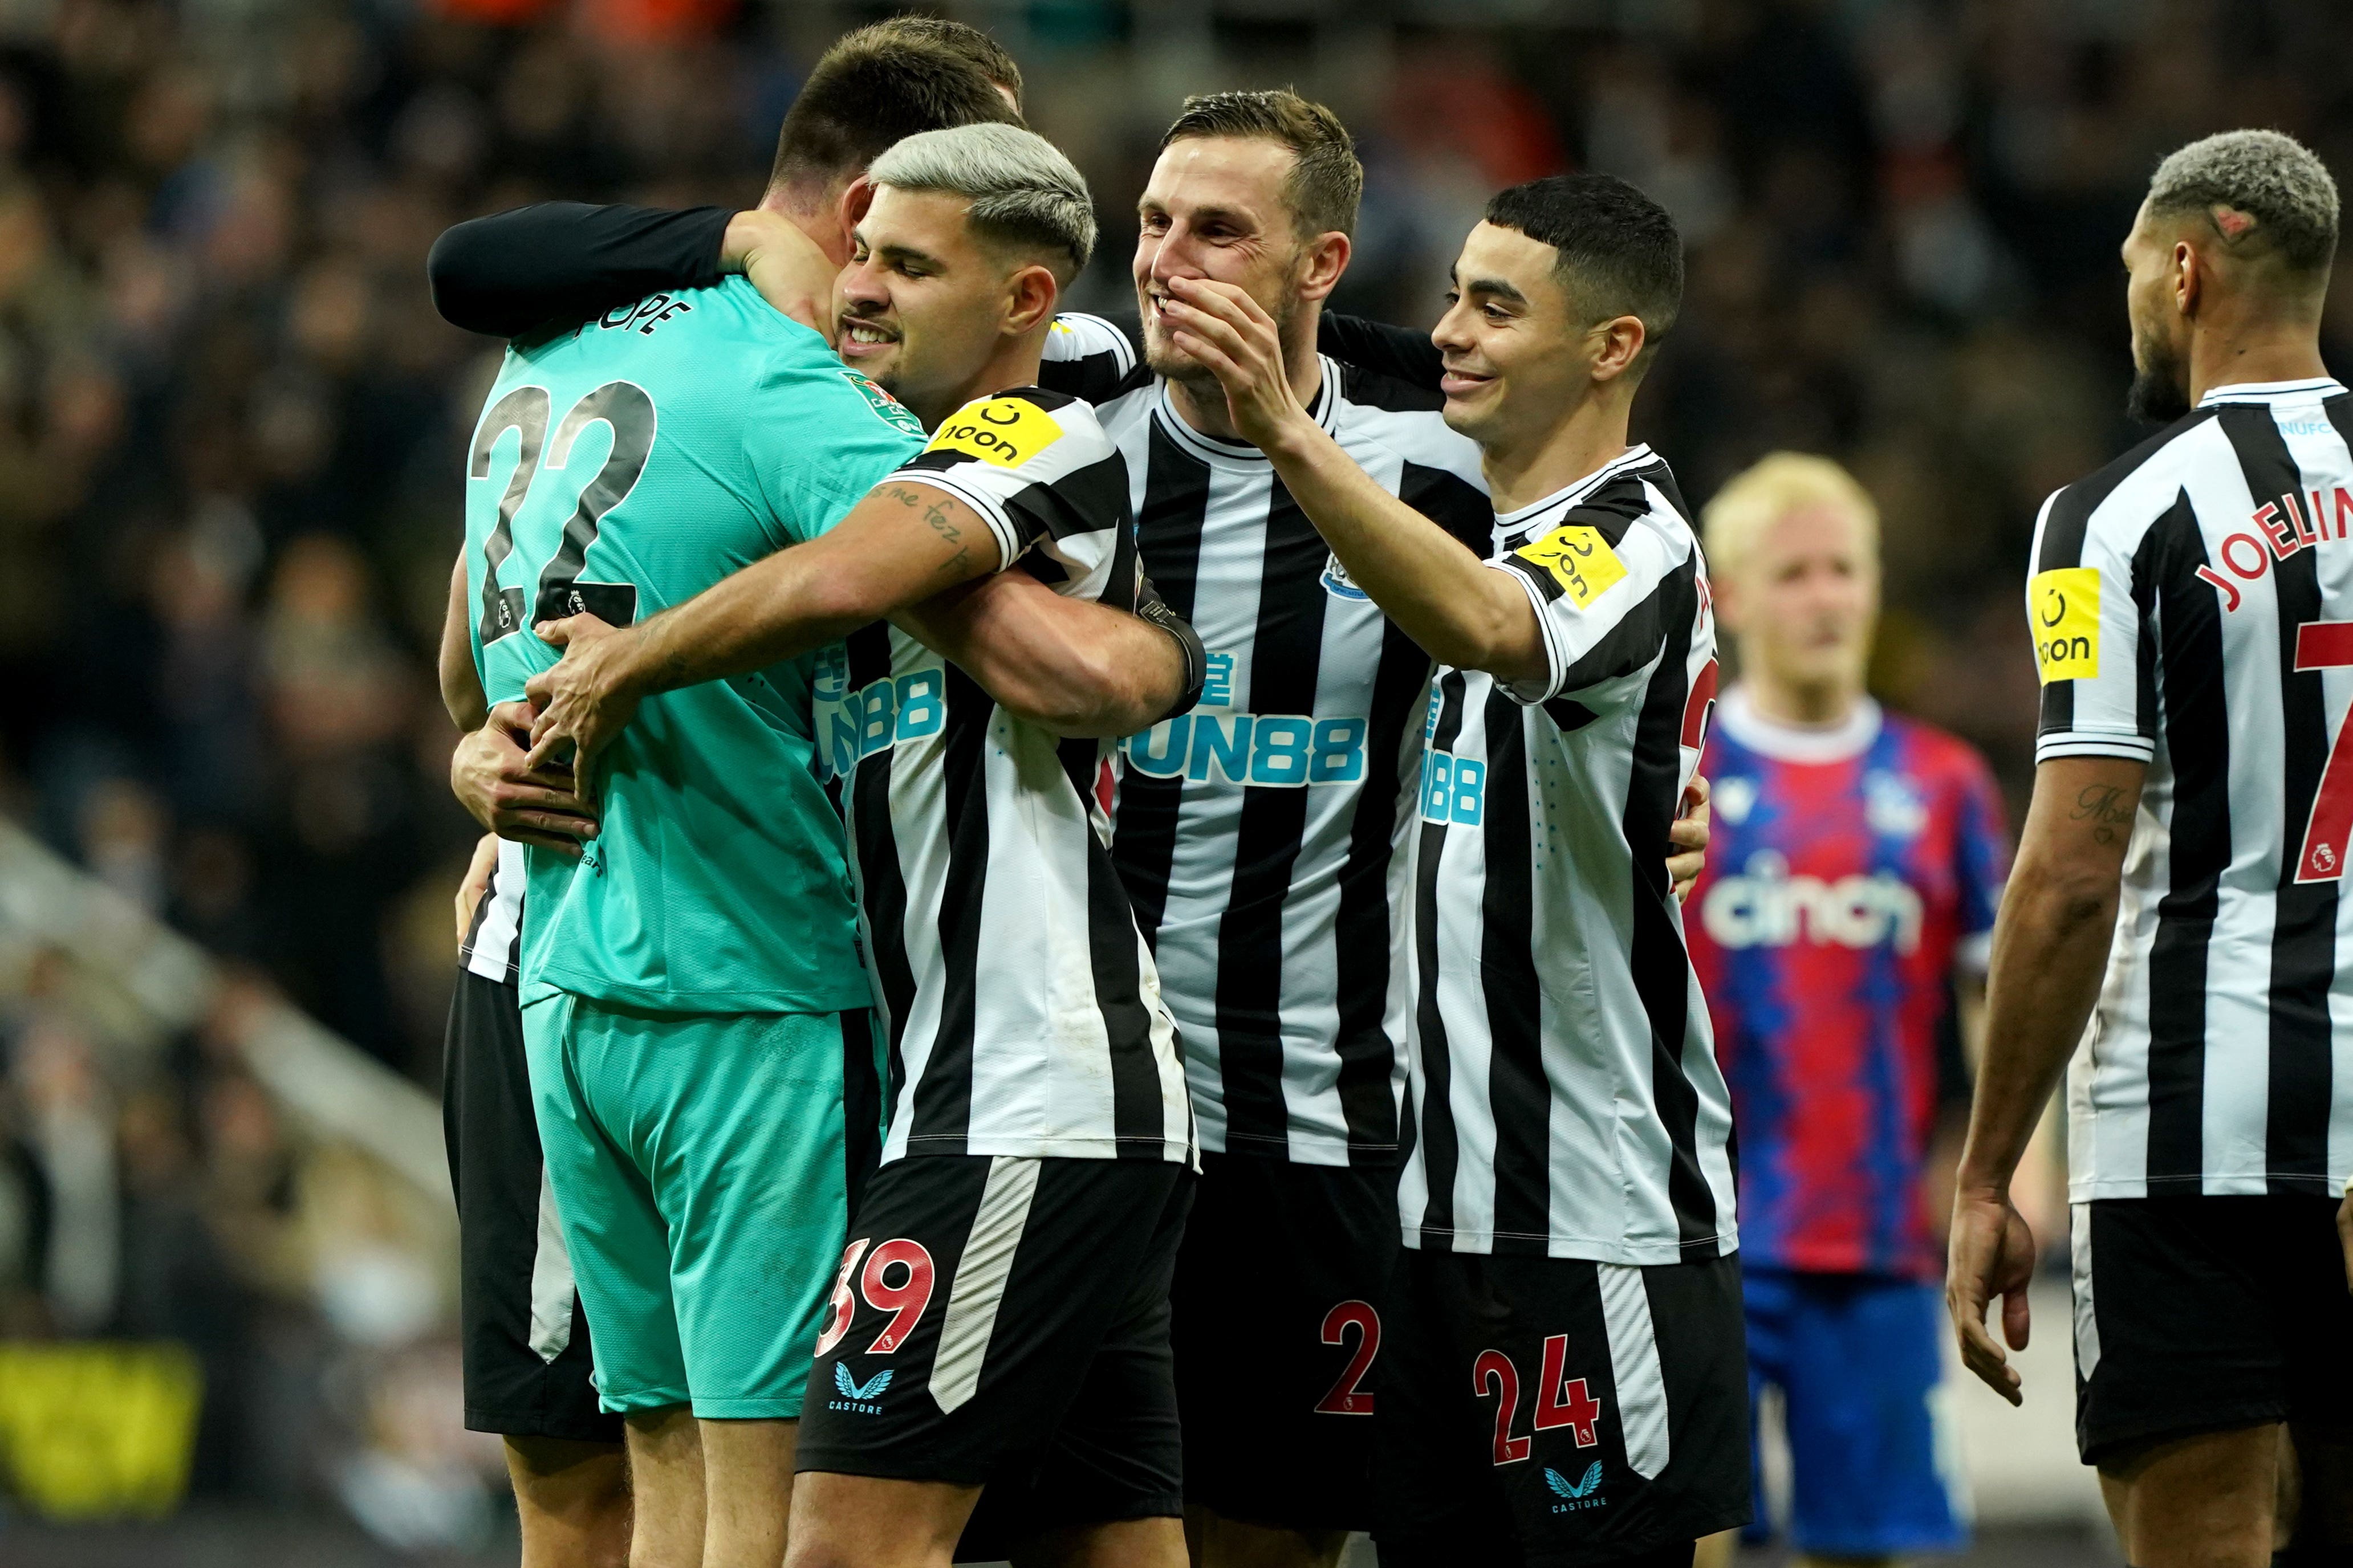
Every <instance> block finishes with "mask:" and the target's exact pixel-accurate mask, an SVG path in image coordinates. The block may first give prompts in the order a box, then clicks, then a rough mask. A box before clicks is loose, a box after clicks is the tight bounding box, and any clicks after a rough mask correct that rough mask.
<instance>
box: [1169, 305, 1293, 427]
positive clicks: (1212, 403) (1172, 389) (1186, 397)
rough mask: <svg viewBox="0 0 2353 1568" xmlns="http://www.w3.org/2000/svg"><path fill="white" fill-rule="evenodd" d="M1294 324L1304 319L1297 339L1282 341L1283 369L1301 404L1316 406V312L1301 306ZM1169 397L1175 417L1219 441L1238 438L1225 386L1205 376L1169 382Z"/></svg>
mask: <svg viewBox="0 0 2353 1568" xmlns="http://www.w3.org/2000/svg"><path fill="white" fill-rule="evenodd" d="M1300 322H1304V323H1305V326H1306V331H1303V332H1302V333H1300V334H1299V335H1298V341H1297V342H1288V343H1285V344H1283V345H1282V371H1283V375H1284V378H1285V379H1286V380H1288V381H1289V382H1290V383H1291V390H1292V394H1293V395H1294V396H1296V397H1297V398H1298V399H1299V405H1300V406H1301V407H1302V408H1313V407H1314V406H1315V395H1316V394H1317V393H1319V392H1321V391H1323V390H1324V356H1323V355H1321V354H1319V353H1316V352H1315V312H1314V310H1299V311H1298V312H1297V313H1296V314H1295V315H1294V316H1293V324H1294V326H1296V325H1297V324H1298V323H1300ZM1168 401H1169V402H1170V403H1171V404H1172V405H1175V407H1176V417H1178V418H1179V419H1182V420H1183V421H1185V423H1186V424H1187V425H1188V426H1191V427H1192V428H1193V429H1196V430H1198V431H1199V432H1200V433H1201V434H1202V435H1204V436H1208V437H1213V438H1215V439H1217V440H1219V441H1240V439H1241V438H1242V436H1241V432H1240V431H1239V430H1237V429H1235V428H1234V416H1233V410H1232V409H1231V408H1230V407H1229V406H1228V405H1227V403H1226V389H1225V388H1224V387H1222V386H1220V385H1219V384H1218V383H1217V382H1216V381H1214V380H1212V379H1210V378H1208V377H1207V376H1204V377H1203V378H1201V379H1200V380H1198V381H1177V380H1176V379H1174V378H1171V379H1170V381H1169V383H1168Z"/></svg>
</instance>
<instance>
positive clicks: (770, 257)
mask: <svg viewBox="0 0 2353 1568" xmlns="http://www.w3.org/2000/svg"><path fill="white" fill-rule="evenodd" d="M719 268H720V270H721V271H723V272H741V273H742V274H744V277H746V278H748V279H751V280H752V287H753V288H754V289H758V290H759V291H760V298H762V299H763V300H766V301H767V302H768V303H769V304H771V305H773V306H775V307H776V310H778V311H779V312H780V313H782V314H784V315H787V316H790V317H791V318H792V319H793V320H794V321H798V322H799V323H800V324H801V325H803V326H805V327H812V328H815V329H816V330H817V331H818V332H819V333H820V334H822V335H823V336H824V338H825V341H826V342H828V344H830V343H832V342H834V334H835V332H836V331H837V330H838V321H839V318H838V317H837V316H836V314H835V312H834V308H833V285H834V280H835V279H837V278H839V276H840V274H841V268H839V267H836V266H835V265H834V264H833V263H832V262H831V261H828V259H826V255H825V252H824V251H822V250H819V249H818V247H817V241H815V240H813V239H811V238H810V237H808V236H807V235H806V234H803V233H802V232H801V229H800V226H799V225H798V224H796V223H794V222H793V221H792V220H791V219H790V218H787V217H786V216H784V215H783V214H782V213H772V212H762V211H760V210H758V209H756V208H754V210H752V211H750V212H740V213H737V214H736V215H735V216H733V218H730V219H729V220H728V223H727V235H726V238H725V240H724V241H723V244H722V246H721V247H720V253H719Z"/></svg>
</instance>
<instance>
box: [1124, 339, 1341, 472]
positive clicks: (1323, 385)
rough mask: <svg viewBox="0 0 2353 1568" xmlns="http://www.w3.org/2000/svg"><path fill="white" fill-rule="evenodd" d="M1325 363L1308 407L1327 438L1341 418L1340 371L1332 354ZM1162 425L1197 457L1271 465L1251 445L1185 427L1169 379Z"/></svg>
mask: <svg viewBox="0 0 2353 1568" xmlns="http://www.w3.org/2000/svg"><path fill="white" fill-rule="evenodd" d="M1317 357H1319V358H1320V359H1321V360H1322V361H1323V362H1324V374H1323V376H1322V378H1321V381H1320V382H1319V384H1317V386H1316V388H1315V400H1314V402H1313V403H1311V404H1309V405H1307V415H1308V417H1309V418H1311V419H1313V420H1314V421H1315V423H1316V424H1318V425H1321V426H1323V427H1324V433H1325V434H1326V435H1337V434H1338V431H1339V418H1340V367H1339V366H1338V365H1337V364H1335V363H1333V359H1332V356H1331V355H1330V354H1322V355H1319V356H1317ZM1159 404H1160V407H1159V413H1160V423H1161V425H1162V426H1164V427H1166V430H1167V432H1168V434H1169V436H1170V437H1172V438H1173V439H1174V440H1175V441H1176V444H1177V445H1178V446H1180V447H1185V448H1186V449H1187V451H1190V452H1191V453H1192V454H1193V455H1194V456H1195V457H1198V458H1210V459H1212V460H1214V461H1217V462H1222V463H1252V464H1257V465H1261V466H1271V465H1268V464H1267V457H1266V454H1265V453H1264V452H1261V451H1260V450H1259V449H1258V448H1257V447H1253V446H1251V445H1250V443H1249V442H1247V441H1229V440H1227V439H1225V438H1224V437H1220V436H1205V435H1203V434H1202V433H1201V432H1200V431H1198V430H1196V429H1194V428H1193V427H1192V426H1190V425H1187V424H1186V423H1185V416H1184V415H1182V414H1180V413H1178V412H1177V411H1176V400H1175V399H1174V398H1173V397H1172V396H1170V395H1169V392H1168V378H1167V377H1166V376H1165V375H1164V376H1162V377H1161V378H1160V391H1159Z"/></svg>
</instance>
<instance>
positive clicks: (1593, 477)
mask: <svg viewBox="0 0 2353 1568" xmlns="http://www.w3.org/2000/svg"><path fill="white" fill-rule="evenodd" d="M1655 461H1657V455H1656V454H1654V453H1653V452H1652V451H1651V445H1650V443H1649V442H1647V441H1643V442H1638V443H1636V444H1635V445H1634V446H1631V447H1627V448H1626V449H1625V450H1624V451H1623V452H1620V454H1619V455H1618V456H1616V457H1614V458H1610V459H1609V461H1608V462H1606V463H1604V464H1602V465H1601V466H1600V467H1599V468H1596V469H1594V470H1593V471H1592V472H1591V473H1589V474H1587V475H1586V476H1585V477H1584V478H1582V479H1573V480H1571V481H1570V482H1569V483H1567V484H1565V485H1563V486H1562V487H1561V488H1560V489H1556V490H1555V491H1553V492H1552V494H1550V495H1548V496H1546V497H1545V498H1544V500H1538V501H1530V502H1529V503H1528V504H1527V505H1526V506H1524V507H1520V508H1518V509H1517V510H1512V511H1499V512H1497V513H1496V514H1495V544H1496V547H1497V548H1498V549H1499V550H1500V549H1501V548H1502V546H1503V542H1504V540H1505V539H1507V538H1509V537H1511V536H1512V535H1513V534H1514V533H1517V532H1519V531H1521V530H1522V529H1524V528H1527V527H1530V526H1531V525H1532V524H1534V523H1535V522H1536V521H1539V520H1540V519H1541V518H1542V517H1543V515H1544V514H1545V513H1546V512H1548V511H1556V510H1562V509H1565V508H1567V507H1572V506H1575V505H1576V504H1577V502H1578V501H1581V500H1584V499H1585V498H1586V497H1588V496H1589V495H1591V494H1592V493H1593V492H1594V491H1595V490H1598V489H1600V488H1601V487H1602V486H1603V485H1605V484H1607V483H1608V482H1609V480H1611V479H1615V478H1616V477H1617V476H1618V475H1620V474H1622V473H1624V472H1626V471H1627V470H1628V469H1630V468H1641V466H1642V465H1643V464H1645V463H1651V462H1655Z"/></svg>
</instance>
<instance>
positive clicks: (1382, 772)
mask: <svg viewBox="0 0 2353 1568" xmlns="http://www.w3.org/2000/svg"><path fill="white" fill-rule="evenodd" d="M1048 353H1049V356H1050V361H1052V362H1054V363H1050V364H1049V366H1048V374H1049V376H1050V379H1053V380H1054V382H1055V384H1058V385H1066V386H1070V387H1071V388H1074V389H1081V390H1083V391H1085V392H1087V393H1089V394H1090V395H1092V397H1093V399H1094V400H1095V401H1096V402H1097V404H1098V408H1097V412H1098V414H1099V415H1100V416H1101V417H1102V419H1103V427H1104V429H1106V430H1107V431H1108V432H1110V434H1111V437H1112V439H1113V441H1114V442H1115V443H1117V445H1118V447H1119V448H1120V450H1121V451H1122V453H1124V456H1125V458H1126V459H1127V466H1128V477H1129V483H1130V486H1131V489H1132V496H1133V500H1134V510H1135V517H1136V527H1137V533H1138V541H1139V548H1140V549H1141V550H1142V552H1143V556H1144V564H1145V571H1146V572H1147V573H1148V574H1150V575H1151V577H1152V580H1153V583H1154V584H1155V586H1156V587H1158V589H1159V590H1160V593H1161V595H1162V596H1163V597H1165V598H1166V600H1167V601H1168V604H1169V605H1170V607H1171V608H1173V609H1174V610H1175V611H1176V613H1177V614H1178V615H1179V616H1184V617H1185V618H1186V619H1187V620H1189V621H1191V622H1192V623H1193V626H1194V629H1195V630H1196V631H1198V633H1199V634H1200V637H1201V640H1202V643H1203V645H1204V646H1205V647H1207V648H1208V655H1209V679H1208V686H1207V687H1206V688H1205V689H1204V690H1203V693H1202V697H1201V701H1200V704H1199V706H1198V707H1197V708H1196V709H1195V710H1193V711H1192V712H1190V713H1187V714H1183V715H1180V716H1178V717H1176V718H1175V719H1171V720H1168V721H1165V722H1163V723H1161V724H1159V725H1157V726H1155V728H1154V729H1153V730H1151V731H1148V732H1146V733H1145V734H1143V735H1138V736H1135V737H1134V738H1132V739H1131V740H1130V741H1129V742H1127V743H1126V744H1125V745H1124V748H1123V756H1122V759H1121V775H1120V786H1119V796H1118V803H1117V809H1116V821H1117V836H1116V837H1115V839H1114V841H1113V848H1114V853H1115V855H1116V858H1117V859H1118V862H1119V868H1120V871H1121V873H1122V875H1123V876H1124V878H1125V879H1126V881H1127V886H1128V889H1129V892H1130V894H1131V896H1132V897H1133V898H1134V904H1135V912H1136V919H1137V922H1138V924H1139V925H1140V926H1141V927H1142V928H1143V930H1144V932H1145V936H1146V937H1147V938H1148V939H1150V940H1151V942H1152V943H1153V951H1154V953H1155V956H1156V957H1157V959H1158V961H1159V964H1160V976H1161V984H1162V985H1163V987H1164V989H1165V994H1166V997H1167V1000H1168V1004H1169V1006H1170V1008H1171V1009H1172V1010H1173V1011H1174V1012H1175V1013H1176V1019H1177V1022H1178V1023H1179V1025H1180V1026H1182V1030H1183V1037H1184V1047H1185V1062H1186V1071H1187V1078H1188V1079H1189V1081H1190V1083H1191V1085H1192V1090H1193V1102H1194V1107H1195V1110H1196V1112H1197V1114H1198V1116H1199V1118H1200V1126H1201V1144H1202V1147H1203V1148H1205V1149H1209V1150H1212V1151H1225V1152H1236V1153H1251V1154H1260V1155H1265V1156H1271V1157H1273V1158H1278V1159H1288V1160H1292V1161H1295V1162H1298V1163H1304V1164H1318V1165H1348V1164H1375V1165H1377V1164H1385V1163H1393V1162H1394V1161H1395V1159H1396V1157H1397V1143H1398V1133H1397V1108H1398V1093H1399V1090H1400V1089H1401V1087H1402V1078H1403V1056H1402V1045H1403V1040H1404V1033H1405V1013H1406V1010H1407V993H1406V989H1405V984H1404V969H1403V963H1402V962H1401V958H1400V953H1399V950H1398V942H1400V941H1401V939H1402V924H1401V922H1400V921H1399V920H1398V918H1397V915H1396V914H1395V913H1394V911H1395V910H1398V909H1400V908H1401V907H1402V906H1401V902H1400V900H1402V898H1403V896H1404V893H1405V882H1404V876H1405V861H1404V857H1403V856H1402V855H1401V854H1398V853H1396V852H1395V851H1396V850H1397V848H1398V846H1399V845H1400V844H1401V843H1402V840H1403V836H1404V834H1405V832H1406V829H1407V827H1408V826H1409V824H1410V823H1411V821H1412V820H1413V806H1412V790H1413V779H1414V776H1415V773H1416V771H1417V769H1418V768H1419V762H1420V742H1419V736H1418V735H1416V734H1415V733H1414V729H1413V722H1414V719H1415V717H1416V715H1417V714H1418V713H1419V710H1420V708H1421V702H1422V697H1423V694H1424V692H1425V691H1426V690H1427V688H1428V681H1429V678H1430V657H1429V656H1428V655H1427V654H1425V653H1424V652H1423V651H1422V650H1421V649H1420V648H1419V647H1417V646H1416V645H1415V644H1414V643H1413V641H1412V640H1411V639H1410V638H1409V637H1406V636H1405V635H1404V634H1403V633H1401V632H1399V631H1398V630H1397V629H1396V628H1395V627H1394V626H1390V625H1389V623H1388V617H1386V616H1383V615H1382V614H1381V612H1380V609H1379V607H1378V606H1377V605H1374V604H1373V603H1372V602H1371V601H1370V600H1369V599H1367V598H1366V596H1365V595H1364V594H1363V592H1362V591H1361V590H1359V589H1357V588H1356V585H1355V584H1352V583H1350V582H1349V581H1348V578H1347V575H1346V574H1345V572H1343V571H1341V570H1340V568H1339V565H1338V563H1336V562H1335V560H1334V559H1333V557H1332V553H1331V551H1330V549H1329V548H1328V547H1327V546H1326V545H1325V544H1324V541H1323V539H1322V537H1321V536H1319V535H1318V534H1317V533H1316V531H1315V529H1314V524H1312V523H1311V522H1309V521H1308V520H1307V517H1306V514H1305V513H1304V512H1303V511H1302V510H1300V508H1299V506H1298V504H1297V503H1296V502H1295V501H1293V500H1292V499H1291V497H1290V495H1289V493H1288V492H1287V491H1285V490H1284V489H1283V487H1282V481H1281V480H1280V479H1277V478H1276V477H1275V474H1274V469H1273V466H1272V465H1271V464H1270V463H1269V462H1268V461H1267V459H1266V458H1265V456H1264V455H1263V454H1261V452H1260V451H1259V450H1258V449H1257V448H1256V447H1250V446H1247V445H1241V444H1238V443H1235V442H1230V441H1223V440H1219V439H1216V438H1214V437H1208V436H1204V435H1202V434H1200V433H1199V432H1198V431H1196V430H1195V429H1193V428H1192V426H1189V425H1187V423H1186V422H1185V420H1184V419H1183V417H1182V416H1180V415H1179V414H1178V412H1177V411H1176V407H1175V406H1174V405H1173V403H1172V402H1171V400H1170V397H1169V394H1168V389H1167V387H1166V384H1161V383H1158V382H1155V380H1154V378H1153V377H1152V375H1151V374H1150V372H1149V371H1147V370H1145V369H1143V368H1141V367H1140V366H1139V365H1138V364H1137V362H1136V358H1135V354H1134V349H1133V348H1132V347H1131V346H1130V345H1129V343H1128V342H1127V339H1126V337H1125V335H1124V333H1122V332H1121V331H1119V330H1118V329H1117V328H1116V327H1113V326H1112V325H1111V324H1110V323H1108V322H1105V321H1098V320H1096V319H1094V318H1091V317H1082V316H1066V317H1064V318H1062V319H1061V321H1059V322H1058V323H1057V325H1056V329H1055V331H1054V333H1053V334H1052V336H1051V337H1050V340H1049V342H1048ZM1439 408H1440V398H1439V396H1438V395H1437V394H1436V393H1435V392H1431V391H1425V390H1423V389H1420V388H1417V387H1411V386H1408V385H1407V384H1404V383H1402V382H1398V381H1395V380H1392V379H1389V378H1388V377H1384V376H1379V375H1376V374H1370V373H1367V372H1365V371H1362V370H1358V369H1356V368H1355V367H1353V366H1349V365H1345V364H1342V363H1338V362H1336V361H1335V360H1332V359H1329V358H1326V359H1324V362H1323V378H1322V385H1321V388H1320V390H1319V391H1318V393H1317V395H1316V399H1315V405H1314V409H1313V413H1314V416H1315V417H1316V419H1317V420H1318V421H1319V422H1320V423H1321V424H1322V425H1323V426H1324V428H1325V429H1326V430H1328V431H1330V432H1331V433H1332V435H1333V437H1335V439H1336V440H1337V441H1338V442H1339V443H1340V445H1341V447H1343V448H1344V449H1345V450H1346V451H1347V453H1348V454H1349V455H1350V456H1351V457H1353V458H1356V461H1357V463H1358V464H1359V465H1361V466H1362V467H1363V468H1364V469H1365V470H1366V472H1367V473H1369V474H1371V475H1372V476H1373V478H1375V479H1377V480H1379V481H1380V483H1381V484H1382V485H1383V486H1384V487H1385V488H1386V489H1388V490H1389V491H1390V492H1391V493H1393V494H1398V495H1401V496H1403V497H1404V498H1405V500H1407V501H1409V503H1410V504H1412V505H1413V506H1414V507H1416V508H1417V509H1418V510H1420V511H1422V512H1423V513H1424V514H1426V515H1428V516H1430V517H1432V518H1435V519H1437V520H1438V521H1440V523H1441V525H1443V526H1446V527H1448V528H1450V529H1451V531H1454V532H1455V533H1456V534H1457V536H1458V537H1461V539H1463V541H1464V542H1465V543H1466V544H1468V545H1469V546H1470V547H1471V548H1472V549H1473V550H1475V551H1477V552H1479V553H1481V554H1482V555H1483V554H1485V553H1486V550H1487V544H1488V539H1489V534H1490V531H1491V525H1492V522H1493V508H1492V507H1490V506H1489V505H1488V502H1487V499H1486V486H1485V481H1484V480H1483V479H1482V477H1481V475H1480V470H1479V452H1478V448H1477V447H1475V446H1473V445H1472V443H1471V442H1470V441H1469V440H1467V439H1466V438H1464V437H1461V436H1458V435H1456V434H1455V433H1454V432H1453V431H1451V430H1450V429H1448V428H1447V426H1446V423H1445V421H1444V419H1443V418H1442V417H1441V416H1440V413H1439Z"/></svg>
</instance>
